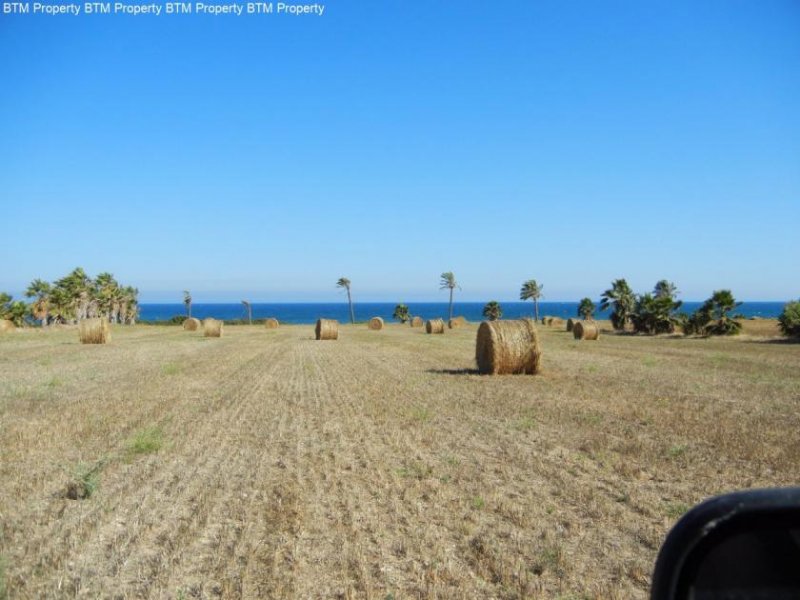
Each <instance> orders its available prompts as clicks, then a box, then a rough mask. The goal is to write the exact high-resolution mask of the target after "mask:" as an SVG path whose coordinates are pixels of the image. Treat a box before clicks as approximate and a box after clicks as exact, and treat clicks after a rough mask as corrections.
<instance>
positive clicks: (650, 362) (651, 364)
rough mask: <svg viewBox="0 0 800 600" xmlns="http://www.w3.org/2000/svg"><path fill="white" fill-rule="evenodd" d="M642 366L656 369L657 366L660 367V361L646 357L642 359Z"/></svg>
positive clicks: (653, 357)
mask: <svg viewBox="0 0 800 600" xmlns="http://www.w3.org/2000/svg"><path fill="white" fill-rule="evenodd" d="M642 364H643V365H644V366H645V367H655V366H656V365H658V361H657V360H656V357H655V356H645V357H644V358H642Z"/></svg>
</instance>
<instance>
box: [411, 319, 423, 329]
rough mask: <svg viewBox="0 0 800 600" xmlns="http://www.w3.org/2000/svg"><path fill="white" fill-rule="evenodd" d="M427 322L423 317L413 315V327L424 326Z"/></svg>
mask: <svg viewBox="0 0 800 600" xmlns="http://www.w3.org/2000/svg"><path fill="white" fill-rule="evenodd" d="M424 324H425V322H424V321H423V320H422V317H413V318H412V319H411V326H412V327H422V326H423V325H424Z"/></svg>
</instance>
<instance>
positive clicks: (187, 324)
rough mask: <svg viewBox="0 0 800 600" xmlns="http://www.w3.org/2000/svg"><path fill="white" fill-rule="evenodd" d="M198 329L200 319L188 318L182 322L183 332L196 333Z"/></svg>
mask: <svg viewBox="0 0 800 600" xmlns="http://www.w3.org/2000/svg"><path fill="white" fill-rule="evenodd" d="M198 329H200V319H195V318H194V317H189V318H188V319H186V320H185V321H184V322H183V330H184V331H197V330H198Z"/></svg>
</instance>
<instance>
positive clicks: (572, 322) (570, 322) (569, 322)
mask: <svg viewBox="0 0 800 600" xmlns="http://www.w3.org/2000/svg"><path fill="white" fill-rule="evenodd" d="M573 327H575V319H567V331H572V328H573Z"/></svg>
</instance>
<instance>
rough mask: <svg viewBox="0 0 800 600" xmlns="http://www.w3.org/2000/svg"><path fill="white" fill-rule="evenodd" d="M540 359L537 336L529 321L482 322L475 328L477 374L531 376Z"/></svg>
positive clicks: (540, 351) (538, 368)
mask: <svg viewBox="0 0 800 600" xmlns="http://www.w3.org/2000/svg"><path fill="white" fill-rule="evenodd" d="M541 359H542V350H541V348H540V347H539V336H538V334H537V333H536V324H535V323H534V322H533V321H532V320H531V319H520V320H519V321H484V322H483V323H481V324H480V326H479V327H478V337H477V340H476V343H475V360H476V362H477V363H478V371H479V372H481V373H484V374H491V375H506V374H516V373H525V374H528V375H535V374H536V373H538V372H539V370H540V367H539V365H540V362H541Z"/></svg>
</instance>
